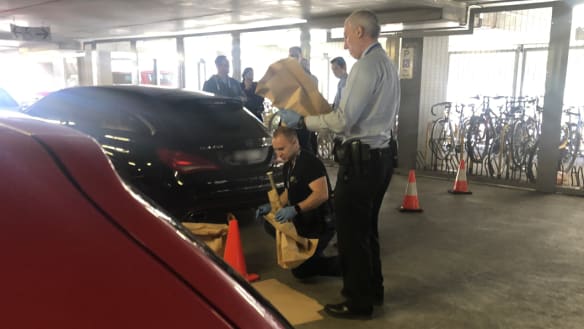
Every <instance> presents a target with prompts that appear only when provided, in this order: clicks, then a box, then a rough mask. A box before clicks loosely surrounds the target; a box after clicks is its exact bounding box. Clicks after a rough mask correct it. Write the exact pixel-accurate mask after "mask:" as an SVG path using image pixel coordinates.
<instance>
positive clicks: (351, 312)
mask: <svg viewBox="0 0 584 329" xmlns="http://www.w3.org/2000/svg"><path fill="white" fill-rule="evenodd" d="M324 311H325V312H326V313H327V314H328V315H330V316H332V317H335V318H341V319H371V314H372V313H373V308H372V307H369V308H366V309H362V310H361V309H359V310H357V309H354V308H351V307H350V306H349V305H348V304H347V302H342V303H340V304H327V305H325V306H324Z"/></svg>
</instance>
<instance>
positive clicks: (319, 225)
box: [283, 150, 331, 238]
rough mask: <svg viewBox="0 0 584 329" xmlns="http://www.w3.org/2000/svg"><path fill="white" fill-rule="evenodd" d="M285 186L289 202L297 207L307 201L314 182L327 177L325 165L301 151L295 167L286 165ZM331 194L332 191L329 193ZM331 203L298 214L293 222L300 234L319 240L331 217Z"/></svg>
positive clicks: (287, 163)
mask: <svg viewBox="0 0 584 329" xmlns="http://www.w3.org/2000/svg"><path fill="white" fill-rule="evenodd" d="M283 171H284V184H285V187H286V189H288V202H289V203H290V205H295V204H297V203H299V202H301V201H303V200H305V199H306V198H307V197H308V196H309V195H310V193H312V190H311V189H310V187H309V186H308V185H309V184H310V183H312V182H313V181H315V180H317V179H319V178H321V177H326V178H327V179H328V176H327V173H326V169H325V167H324V165H323V163H322V162H321V161H320V160H319V159H318V158H317V157H316V156H314V155H313V154H311V153H310V152H307V151H306V150H302V151H300V154H299V155H298V156H297V157H296V161H295V164H294V167H292V162H291V161H288V162H286V163H285V164H284V168H283ZM329 194H330V191H329ZM330 213H331V209H330V202H328V201H327V202H325V203H323V204H322V205H320V206H319V207H318V208H316V209H313V210H309V211H303V212H302V213H300V214H298V215H297V216H296V217H295V218H294V220H293V222H294V226H295V227H296V230H297V231H298V234H299V235H301V236H304V237H307V238H318V237H319V236H320V235H321V234H323V233H324V232H325V229H326V225H327V218H328V217H329V216H330Z"/></svg>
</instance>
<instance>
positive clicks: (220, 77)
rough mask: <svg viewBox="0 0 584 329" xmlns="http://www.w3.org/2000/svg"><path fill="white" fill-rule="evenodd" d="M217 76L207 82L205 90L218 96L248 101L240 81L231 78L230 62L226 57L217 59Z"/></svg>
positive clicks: (221, 56) (222, 56)
mask: <svg viewBox="0 0 584 329" xmlns="http://www.w3.org/2000/svg"><path fill="white" fill-rule="evenodd" d="M215 66H216V67H217V74H215V75H213V76H212V77H211V78H210V79H209V80H207V81H205V84H204V85H203V90H204V91H206V92H210V93H213V94H216V95H221V96H226V97H232V98H238V99H240V100H241V101H242V102H245V101H246V97H245V94H244V93H243V90H242V89H241V85H240V84H239V81H237V80H235V79H233V78H231V77H229V60H228V59H227V57H225V56H224V55H219V56H217V58H215Z"/></svg>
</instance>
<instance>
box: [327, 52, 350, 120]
mask: <svg viewBox="0 0 584 329" xmlns="http://www.w3.org/2000/svg"><path fill="white" fill-rule="evenodd" d="M331 70H332V71H333V74H334V75H335V77H337V78H338V79H339V83H338V84H337V94H336V95H335V100H334V102H333V110H336V109H337V108H338V107H339V103H340V102H341V95H342V92H343V89H344V88H345V85H346V84H347V77H348V76H349V74H347V63H345V60H344V59H343V58H342V57H335V58H333V59H332V60H331Z"/></svg>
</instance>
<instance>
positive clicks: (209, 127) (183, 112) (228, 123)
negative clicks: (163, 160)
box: [166, 99, 266, 138]
mask: <svg viewBox="0 0 584 329" xmlns="http://www.w3.org/2000/svg"><path fill="white" fill-rule="evenodd" d="M166 117H167V121H170V122H172V126H173V127H172V128H173V129H180V130H182V131H183V132H186V133H189V134H196V135H198V136H217V135H224V136H230V138H250V137H251V138H260V137H265V135H266V132H265V130H264V129H262V125H261V123H260V122H259V121H258V120H257V119H256V118H255V117H254V116H253V115H251V114H250V113H249V112H248V111H246V110H244V109H243V107H242V105H241V103H239V102H237V101H230V100H215V99H199V100H180V101H174V102H172V103H170V106H169V113H168V115H167V116H166Z"/></svg>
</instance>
